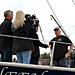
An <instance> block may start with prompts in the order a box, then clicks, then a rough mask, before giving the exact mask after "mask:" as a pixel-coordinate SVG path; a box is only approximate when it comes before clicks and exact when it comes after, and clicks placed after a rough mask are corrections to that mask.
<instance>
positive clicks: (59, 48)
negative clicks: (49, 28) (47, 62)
mask: <svg viewBox="0 0 75 75" xmlns="http://www.w3.org/2000/svg"><path fill="white" fill-rule="evenodd" d="M54 32H55V35H56V37H54V38H53V39H52V40H51V41H56V43H55V47H54V55H53V65H54V66H59V67H68V64H67V58H68V56H69V54H70V53H71V51H72V48H73V47H74V45H73V44H72V42H71V40H70V39H69V38H68V37H66V36H64V35H61V30H60V29H59V27H56V28H55V29H54ZM58 42H60V43H58ZM61 42H63V43H61ZM64 43H70V44H64ZM49 44H50V45H51V47H50V49H51V51H50V55H51V53H52V48H53V42H50V43H49ZM68 46H70V49H69V51H68Z"/></svg>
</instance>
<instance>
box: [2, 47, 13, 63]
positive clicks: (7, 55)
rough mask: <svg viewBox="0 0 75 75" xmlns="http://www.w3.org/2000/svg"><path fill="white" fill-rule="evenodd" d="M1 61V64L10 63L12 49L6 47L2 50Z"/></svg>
mask: <svg viewBox="0 0 75 75" xmlns="http://www.w3.org/2000/svg"><path fill="white" fill-rule="evenodd" d="M1 59H2V61H3V62H12V48H11V47H7V48H5V49H3V50H2V54H1Z"/></svg>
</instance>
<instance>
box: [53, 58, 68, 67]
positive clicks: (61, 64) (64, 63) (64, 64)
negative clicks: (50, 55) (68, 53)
mask: <svg viewBox="0 0 75 75" xmlns="http://www.w3.org/2000/svg"><path fill="white" fill-rule="evenodd" d="M53 66H58V67H68V64H67V59H66V58H62V59H61V60H58V61H56V60H53Z"/></svg>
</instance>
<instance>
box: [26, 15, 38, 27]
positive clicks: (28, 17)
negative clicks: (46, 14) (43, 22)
mask: <svg viewBox="0 0 75 75" xmlns="http://www.w3.org/2000/svg"><path fill="white" fill-rule="evenodd" d="M25 18H26V22H28V23H29V24H30V25H31V26H32V27H33V28H34V27H36V26H39V19H38V18H36V15H35V14H33V15H30V14H25ZM34 20H36V24H34Z"/></svg>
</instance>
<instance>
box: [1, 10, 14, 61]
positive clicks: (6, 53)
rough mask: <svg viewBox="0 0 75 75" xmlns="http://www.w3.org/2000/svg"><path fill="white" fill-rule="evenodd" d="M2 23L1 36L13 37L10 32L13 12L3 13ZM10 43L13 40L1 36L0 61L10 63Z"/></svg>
mask: <svg viewBox="0 0 75 75" xmlns="http://www.w3.org/2000/svg"><path fill="white" fill-rule="evenodd" d="M4 17H5V19H4V21H3V22H2V23H1V34H4V35H13V33H12V30H11V25H12V22H11V21H12V19H13V11H11V10H7V11H5V12H4ZM12 42H13V38H10V37H4V36H1V50H2V61H3V62H12Z"/></svg>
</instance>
